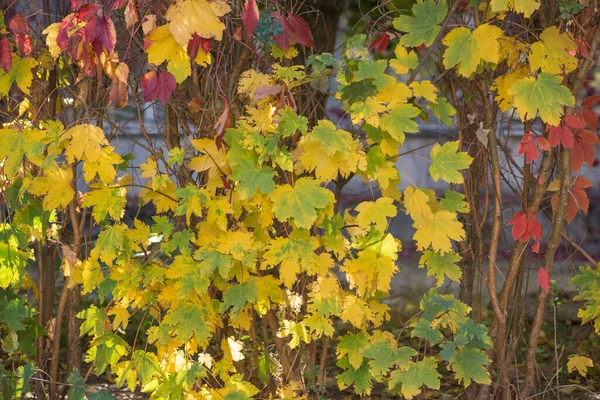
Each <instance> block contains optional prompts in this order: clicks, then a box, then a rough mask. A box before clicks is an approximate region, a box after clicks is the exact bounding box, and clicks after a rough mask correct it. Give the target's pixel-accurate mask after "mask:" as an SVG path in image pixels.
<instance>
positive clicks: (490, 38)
mask: <svg viewBox="0 0 600 400" xmlns="http://www.w3.org/2000/svg"><path fill="white" fill-rule="evenodd" d="M502 34H503V32H502V29H500V28H498V27H497V26H493V25H489V24H483V25H480V26H478V27H477V28H476V29H475V30H474V31H473V32H471V31H470V30H469V28H466V27H464V26H463V27H460V28H456V29H453V30H452V31H450V33H448V34H447V35H446V37H444V40H443V43H444V45H446V46H448V48H447V49H446V51H445V52H444V67H446V68H447V69H450V68H452V67H454V66H455V65H458V73H459V74H461V75H463V76H465V77H468V76H470V75H471V74H472V73H473V72H475V71H476V70H477V66H478V65H479V63H481V61H485V62H489V63H494V64H496V63H498V61H499V60H500V43H499V42H498V39H499V38H500V37H502Z"/></svg>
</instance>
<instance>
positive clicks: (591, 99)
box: [581, 96, 600, 108]
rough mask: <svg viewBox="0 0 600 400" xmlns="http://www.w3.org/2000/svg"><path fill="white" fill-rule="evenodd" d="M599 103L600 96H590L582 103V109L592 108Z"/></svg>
mask: <svg viewBox="0 0 600 400" xmlns="http://www.w3.org/2000/svg"><path fill="white" fill-rule="evenodd" d="M598 101H600V96H588V97H586V98H585V99H583V101H582V102H581V107H583V108H592V107H593V106H594V105H595V104H596V103H597V102H598Z"/></svg>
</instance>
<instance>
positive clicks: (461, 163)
mask: <svg viewBox="0 0 600 400" xmlns="http://www.w3.org/2000/svg"><path fill="white" fill-rule="evenodd" d="M458 144H459V143H458V142H447V143H444V145H443V146H440V145H439V144H438V143H436V144H435V146H433V149H431V159H432V160H433V163H432V164H431V165H430V166H429V173H430V174H431V177H432V178H433V180H435V181H437V180H438V179H442V180H443V181H445V182H448V183H463V182H464V179H463V176H462V174H461V173H460V172H459V171H460V170H461V169H465V168H467V167H468V166H469V165H471V162H472V161H473V157H471V156H470V155H468V154H467V153H465V152H462V151H461V152H459V151H458Z"/></svg>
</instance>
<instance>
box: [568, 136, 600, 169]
mask: <svg viewBox="0 0 600 400" xmlns="http://www.w3.org/2000/svg"><path fill="white" fill-rule="evenodd" d="M595 144H600V140H599V139H598V135H597V134H596V132H594V131H590V130H588V129H586V130H581V131H579V132H577V133H576V134H575V145H574V146H573V150H572V151H571V169H572V170H573V171H575V172H578V171H579V170H580V169H581V166H582V165H583V163H584V162H585V163H586V164H587V165H589V166H592V165H593V164H594V157H595V155H596V151H595V150H594V145H595Z"/></svg>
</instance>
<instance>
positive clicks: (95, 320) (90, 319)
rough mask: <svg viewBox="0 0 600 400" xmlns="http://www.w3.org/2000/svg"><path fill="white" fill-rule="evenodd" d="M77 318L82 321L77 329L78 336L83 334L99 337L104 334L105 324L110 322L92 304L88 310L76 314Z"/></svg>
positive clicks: (103, 313) (100, 310)
mask: <svg viewBox="0 0 600 400" xmlns="http://www.w3.org/2000/svg"><path fill="white" fill-rule="evenodd" d="M77 318H80V319H82V320H83V322H82V323H81V326H80V327H79V335H80V336H83V335H85V334H89V335H90V336H99V335H101V334H102V333H103V332H104V327H105V326H106V324H107V323H109V322H110V321H109V320H108V316H107V315H106V313H105V312H104V311H103V310H102V309H100V308H98V307H96V306H95V305H93V304H92V305H91V306H90V308H87V309H85V310H83V311H81V312H80V313H79V314H77Z"/></svg>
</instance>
